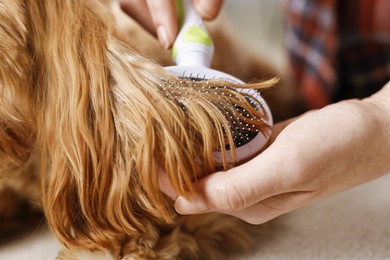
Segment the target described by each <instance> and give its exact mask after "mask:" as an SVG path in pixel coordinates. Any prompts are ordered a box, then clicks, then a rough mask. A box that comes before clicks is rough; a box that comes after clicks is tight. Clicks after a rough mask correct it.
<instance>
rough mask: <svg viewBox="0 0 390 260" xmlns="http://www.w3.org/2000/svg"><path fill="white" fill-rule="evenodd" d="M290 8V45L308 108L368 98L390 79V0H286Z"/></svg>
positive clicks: (287, 22)
mask: <svg viewBox="0 0 390 260" xmlns="http://www.w3.org/2000/svg"><path fill="white" fill-rule="evenodd" d="M284 8H285V10H284V11H285V12H286V19H285V30H286V32H285V44H286V47H287V49H288V52H289V57H290V61H291V65H292V69H293V72H294V76H295V80H296V83H297V85H298V87H299V89H300V91H301V93H302V95H303V98H304V100H305V102H306V104H307V106H308V108H310V109H313V108H320V107H323V106H325V105H327V104H329V103H331V102H335V101H338V100H342V99H347V98H363V97H367V96H369V95H371V94H372V93H375V92H376V91H378V90H379V89H380V88H381V87H383V86H384V85H385V83H386V82H388V81H389V80H390V0H286V1H284ZM389 102H390V101H389Z"/></svg>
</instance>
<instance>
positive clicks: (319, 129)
mask: <svg viewBox="0 0 390 260" xmlns="http://www.w3.org/2000/svg"><path fill="white" fill-rule="evenodd" d="M389 100H390V84H387V86H385V87H384V88H383V90H382V91H380V92H379V93H377V94H376V95H374V96H372V97H370V98H367V99H365V100H362V101H360V100H349V101H343V102H340V103H336V104H334V105H330V106H328V107H325V108H323V109H321V110H318V111H314V112H309V113H307V114H305V115H303V116H301V117H300V118H298V119H297V120H295V121H293V122H292V123H291V124H289V125H287V126H286V127H285V128H284V126H282V125H276V128H280V130H281V132H280V134H279V135H278V136H277V137H276V139H275V140H274V142H273V143H272V144H271V145H270V146H269V147H268V148H267V149H266V150H265V151H264V152H263V153H261V154H260V155H259V156H257V157H256V158H254V159H253V160H251V161H250V162H248V163H246V164H243V165H241V166H238V167H236V168H233V169H231V170H229V171H226V172H217V173H215V174H212V175H210V176H207V177H205V178H203V179H201V180H199V181H198V182H197V183H195V187H196V190H197V196H196V197H194V198H192V199H191V201H188V200H186V199H185V198H183V197H179V198H177V200H176V203H175V208H176V210H177V211H178V212H179V213H181V214H197V213H203V212H209V211H216V212H221V213H225V214H229V215H233V216H236V217H238V218H241V219H243V220H245V221H247V222H249V223H253V224H260V223H263V222H266V221H268V220H270V219H272V218H275V217H276V216H279V215H281V214H283V213H286V212H289V211H292V210H294V209H296V208H299V207H301V206H304V205H306V204H308V203H311V202H313V201H315V200H317V199H319V198H322V197H325V196H328V195H330V194H334V193H337V192H339V191H342V190H345V189H348V188H351V187H353V186H356V185H359V184H361V183H365V182H368V181H370V180H372V179H375V178H377V177H379V176H382V175H384V174H386V173H389V172H390V105H389V104H390V102H389ZM283 128H284V129H283ZM163 190H164V188H163ZM170 195H171V196H173V195H172V192H171V193H170Z"/></svg>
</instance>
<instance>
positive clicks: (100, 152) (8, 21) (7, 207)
mask: <svg viewBox="0 0 390 260" xmlns="http://www.w3.org/2000/svg"><path fill="white" fill-rule="evenodd" d="M116 13H118V12H116ZM118 19H121V22H120V23H118V22H117V21H118ZM123 19H124V20H126V19H125V18H124V17H121V16H120V14H117V15H114V14H113V12H112V9H111V8H110V3H109V2H108V1H106V2H101V1H100V2H99V1H97V0H40V1H37V0H3V1H1V2H0V21H1V25H0V218H3V217H4V216H7V218H9V217H10V216H11V217H12V214H13V213H15V212H17V209H15V207H16V205H17V204H15V202H16V200H18V201H20V200H22V201H28V202H29V203H30V204H31V205H33V207H34V208H36V209H38V210H42V211H43V212H44V214H45V217H46V220H47V222H48V224H49V226H50V228H51V230H52V231H53V232H54V233H55V235H56V236H57V238H58V239H59V240H60V241H61V242H62V243H63V244H64V246H65V248H66V249H65V250H64V251H63V252H62V253H60V255H59V258H60V259H118V258H120V257H121V258H124V259H177V258H183V259H220V258H221V257H223V256H224V255H226V254H228V253H230V252H231V251H234V250H237V249H245V248H248V247H249V246H250V242H251V235H250V232H249V231H248V229H247V228H246V227H245V226H244V224H243V223H242V222H240V221H239V220H236V219H234V218H231V217H227V216H222V215H217V214H209V215H205V216H193V217H178V216H177V215H176V214H175V213H174V210H173V209H172V204H173V203H172V201H171V200H170V199H169V198H168V197H166V196H165V195H164V194H163V193H162V192H161V191H160V189H159V172H161V171H164V172H165V173H166V175H167V176H168V178H169V180H170V182H171V184H172V186H173V188H174V189H175V190H176V192H177V193H178V194H181V195H184V196H190V195H191V193H192V192H193V187H192V186H191V183H192V181H193V180H194V179H196V178H199V177H201V176H204V175H207V174H210V173H212V172H214V171H215V170H216V169H218V168H225V169H226V168H228V167H230V166H231V165H230V164H228V163H227V162H226V160H224V161H223V162H222V163H217V162H215V160H213V152H215V151H216V150H220V151H222V152H223V151H225V147H226V145H227V144H230V145H231V146H233V145H232V136H231V133H230V131H228V129H229V128H228V127H229V120H228V119H227V118H226V116H224V111H222V110H221V109H220V108H221V106H220V105H221V104H225V105H226V107H227V108H226V109H227V110H228V111H230V110H232V111H233V110H234V105H233V104H239V105H240V107H242V108H244V109H246V110H247V111H249V112H250V113H251V115H252V116H253V117H255V118H258V119H259V118H262V117H264V115H263V114H262V113H260V112H259V111H256V110H254V109H253V108H252V107H251V105H250V104H249V102H248V100H247V99H246V98H245V97H244V96H240V95H237V92H234V91H233V90H229V88H228V90H226V89H225V90H223V89H219V88H213V89H211V90H210V91H202V83H197V84H194V83H192V82H187V83H183V84H179V83H178V82H177V79H175V78H172V77H171V76H170V75H168V74H167V73H166V72H165V71H164V70H163V69H162V68H161V67H160V65H158V64H157V62H158V63H160V64H162V65H166V64H168V63H170V59H169V55H167V53H165V52H164V51H163V50H162V49H161V48H160V47H159V46H158V44H157V43H156V41H154V40H152V37H151V36H148V35H147V34H146V33H145V32H143V31H142V30H141V29H140V28H139V27H137V26H136V25H135V24H134V23H133V22H131V20H130V19H128V18H127V19H128V20H126V21H124V20H123ZM217 44H218V42H217ZM227 46H233V45H232V44H231V43H228V44H227ZM217 49H218V48H217ZM221 56H225V57H226V55H221ZM240 56H242V54H240ZM234 62H235V63H238V60H236V61H234ZM215 64H217V66H219V69H222V68H223V67H222V66H221V64H226V60H224V61H221V60H219V61H218V60H217V61H216V62H215ZM243 66H244V65H243ZM250 67H251V68H252V69H251V70H250V69H249V68H250ZM242 69H243V71H244V73H245V74H246V76H245V75H244V74H242V75H238V76H239V77H240V76H245V77H246V78H248V77H250V74H251V73H252V71H253V63H251V62H249V61H248V63H247V65H246V66H245V67H244V68H242ZM256 71H257V72H258V71H260V70H256ZM252 74H253V73H252ZM172 82H176V83H175V84H176V85H175V89H176V90H177V89H178V90H177V93H175V94H174V95H173V94H172V93H173V92H172V91H173V90H172V89H171V90H170V92H168V91H167V90H166V87H168V88H169V87H171V86H170V84H172ZM266 85H269V82H268V83H264V84H253V85H248V86H246V87H262V86H266ZM176 90H175V91H176ZM222 91H225V92H226V91H227V92H228V93H230V92H231V94H232V95H231V96H229V95H221V92H222ZM229 91H230V92H229ZM216 96H218V97H219V98H218V99H217V98H216ZM225 111H226V110H225ZM232 113H233V112H232ZM253 117H252V118H253ZM241 120H243V121H250V120H251V119H250V118H242V119H241ZM252 121H253V120H252ZM262 122H263V121H262V120H256V122H252V123H254V124H256V125H257V127H259V128H260V129H262V131H266V129H267V126H266V125H265V124H264V123H262ZM232 149H233V150H234V148H232ZM4 194H8V195H9V194H11V195H10V196H8V197H7V198H6V197H5V196H4ZM4 198H6V199H4ZM18 205H19V204H18ZM20 205H22V204H20ZM99 257H100V258H99Z"/></svg>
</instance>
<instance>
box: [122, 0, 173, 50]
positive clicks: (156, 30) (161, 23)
mask: <svg viewBox="0 0 390 260" xmlns="http://www.w3.org/2000/svg"><path fill="white" fill-rule="evenodd" d="M120 6H121V8H122V10H123V11H124V12H126V13H127V14H128V15H130V16H131V17H133V18H134V19H135V20H136V21H137V22H139V23H140V24H141V25H142V26H143V27H144V28H145V29H146V30H148V31H149V32H150V33H152V34H153V35H157V37H158V39H159V41H160V43H161V45H162V46H163V47H164V48H165V49H168V48H169V47H170V46H171V45H172V43H173V41H174V39H175V37H176V35H177V32H178V22H177V16H176V6H175V3H174V0H120Z"/></svg>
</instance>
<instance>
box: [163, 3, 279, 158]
mask: <svg viewBox="0 0 390 260" xmlns="http://www.w3.org/2000/svg"><path fill="white" fill-rule="evenodd" d="M176 3H177V8H178V14H179V23H180V26H181V29H180V32H179V34H178V36H177V38H176V40H175V42H174V45H173V48H172V56H173V58H174V60H175V62H176V66H170V67H165V69H166V71H168V72H169V73H170V74H172V75H173V76H176V77H178V78H179V79H180V80H181V83H182V82H183V81H187V83H188V82H189V81H190V82H192V83H193V84H196V83H198V84H203V85H206V86H207V85H208V81H214V80H218V81H224V82H231V83H234V84H244V82H243V81H241V80H239V79H238V78H236V77H234V76H232V75H229V74H226V73H223V72H220V71H217V70H214V69H210V64H211V58H212V56H213V53H214V45H213V42H212V39H211V37H210V36H209V34H208V32H207V30H206V27H205V24H204V23H203V20H202V18H201V17H200V16H199V15H198V14H197V13H196V11H195V10H194V8H193V6H192V3H191V0H183V1H176ZM180 18H181V19H180ZM209 88H210V87H209ZM213 88H214V89H215V88H227V87H226V86H217V87H215V86H214V87H212V88H211V90H212V89H213ZM233 90H234V91H235V92H236V93H237V94H239V95H244V96H245V97H246V99H247V101H248V102H249V103H250V104H251V106H252V107H253V108H254V109H256V111H262V112H263V113H264V118H261V119H257V120H263V122H264V123H265V124H266V125H268V126H272V123H273V122H272V115H271V111H270V109H269V107H268V105H267V104H266V102H265V101H264V99H263V98H262V97H261V95H260V93H259V92H258V91H257V90H254V89H245V88H234V89H233ZM222 93H223V92H222ZM230 93H231V92H230ZM224 112H225V111H224ZM237 113H238V114H239V115H237ZM226 114H228V116H229V117H230V118H233V117H234V118H235V119H234V120H233V121H232V122H231V126H230V131H231V132H232V136H233V141H234V146H235V155H234V156H233V155H232V154H231V152H230V149H231V148H230V147H226V148H227V154H226V156H227V158H226V159H227V161H228V162H229V163H230V162H235V161H244V160H246V159H248V158H251V157H252V156H253V155H255V154H257V153H258V152H259V151H260V150H261V149H262V148H263V147H264V145H265V144H266V143H267V141H268V139H269V136H270V133H269V131H268V132H264V131H259V129H256V128H255V125H252V124H248V123H244V124H243V123H242V122H240V121H239V120H238V118H246V119H248V116H250V115H249V114H248V113H247V111H245V110H244V109H242V108H240V107H239V106H237V107H236V109H235V112H234V114H232V112H226ZM251 119H254V118H251ZM214 157H215V160H216V161H219V162H221V161H222V152H219V151H216V152H214Z"/></svg>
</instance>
